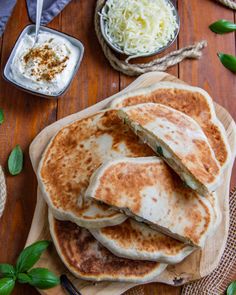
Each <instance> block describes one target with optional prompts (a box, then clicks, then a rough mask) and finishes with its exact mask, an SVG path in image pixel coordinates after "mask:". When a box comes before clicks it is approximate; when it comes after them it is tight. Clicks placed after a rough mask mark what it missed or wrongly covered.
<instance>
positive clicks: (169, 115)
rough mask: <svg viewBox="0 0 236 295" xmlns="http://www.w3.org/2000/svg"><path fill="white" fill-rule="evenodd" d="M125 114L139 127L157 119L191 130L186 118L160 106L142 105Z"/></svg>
mask: <svg viewBox="0 0 236 295" xmlns="http://www.w3.org/2000/svg"><path fill="white" fill-rule="evenodd" d="M153 106H155V107H153ZM127 113H128V115H129V117H130V118H131V119H132V120H134V121H135V122H138V123H139V124H141V125H146V124H148V123H150V122H153V121H154V120H155V118H156V117H158V118H163V119H164V120H167V121H169V122H170V123H173V124H175V125H177V126H179V127H180V128H188V129H192V127H191V125H190V124H189V120H188V118H187V117H186V116H181V117H180V113H177V112H175V113H173V111H172V109H169V108H165V107H162V105H152V107H149V106H147V105H142V106H140V107H138V106H137V107H136V108H135V109H130V110H128V111H127Z"/></svg>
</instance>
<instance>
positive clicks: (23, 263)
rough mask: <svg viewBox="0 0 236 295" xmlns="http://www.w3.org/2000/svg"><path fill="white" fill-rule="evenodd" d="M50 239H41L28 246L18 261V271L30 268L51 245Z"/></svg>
mask: <svg viewBox="0 0 236 295" xmlns="http://www.w3.org/2000/svg"><path fill="white" fill-rule="evenodd" d="M49 244H50V241H39V242H36V243H34V244H32V245H30V246H28V247H26V248H25V249H24V250H23V251H22V252H21V254H20V256H19V257H18V259H17V262H16V271H17V273H20V272H25V271H27V270H29V269H30V268H31V267H32V266H33V265H34V264H35V263H36V262H37V261H38V260H39V258H40V256H41V254H42V253H43V251H44V250H46V249H47V247H48V246H49Z"/></svg>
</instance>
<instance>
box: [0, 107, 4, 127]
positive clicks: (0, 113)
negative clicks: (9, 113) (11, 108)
mask: <svg viewBox="0 0 236 295" xmlns="http://www.w3.org/2000/svg"><path fill="white" fill-rule="evenodd" d="M3 122H4V113H3V110H2V109H0V125H1V124H2V123H3Z"/></svg>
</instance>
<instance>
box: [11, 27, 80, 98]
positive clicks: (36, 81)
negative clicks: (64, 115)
mask: <svg viewBox="0 0 236 295" xmlns="http://www.w3.org/2000/svg"><path fill="white" fill-rule="evenodd" d="M33 44H34V35H28V34H26V35H25V36H23V38H22V40H21V41H20V43H19V45H18V48H17V50H16V53H15V56H14V58H13V62H12V65H11V75H12V79H13V80H14V81H15V82H17V83H18V84H20V85H22V86H23V87H24V88H27V89H29V90H33V91H37V92H40V93H43V94H48V95H57V94H58V93H59V92H61V91H62V90H63V89H64V88H65V87H66V86H67V85H68V83H69V82H70V79H71V77H72V75H73V72H74V68H75V66H76V63H77V61H78V58H79V50H78V48H77V47H75V46H74V45H72V44H71V42H70V41H68V40H67V39H66V38H63V37H61V36H58V35H56V34H53V33H48V32H42V33H40V34H39V38H38V42H37V44H36V45H35V46H34V47H33Z"/></svg>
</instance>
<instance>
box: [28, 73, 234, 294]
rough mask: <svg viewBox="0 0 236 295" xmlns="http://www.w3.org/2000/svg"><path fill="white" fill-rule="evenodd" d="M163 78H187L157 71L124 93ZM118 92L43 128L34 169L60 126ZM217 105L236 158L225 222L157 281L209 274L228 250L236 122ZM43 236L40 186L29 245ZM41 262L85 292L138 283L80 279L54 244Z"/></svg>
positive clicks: (224, 199)
mask: <svg viewBox="0 0 236 295" xmlns="http://www.w3.org/2000/svg"><path fill="white" fill-rule="evenodd" d="M159 81H173V82H178V83H184V82H183V81H180V80H179V79H177V78H176V77H174V76H171V75H169V74H166V73H163V72H153V73H147V74H144V75H142V76H140V77H139V78H137V79H136V80H135V81H134V82H133V83H131V84H130V85H129V86H128V87H127V88H125V89H124V90H123V91H121V92H120V93H125V92H126V91H130V90H134V89H137V88H140V87H145V86H149V85H151V84H153V83H156V82H159ZM120 93H119V94H120ZM116 95H117V94H116ZM116 95H114V96H112V97H109V98H107V99H105V100H103V101H101V102H99V103H97V104H95V105H93V106H91V107H89V108H87V109H85V110H83V111H81V112H78V113H76V114H73V115H70V116H68V117H66V118H63V119H61V120H59V121H57V122H55V123H53V124H52V125H50V126H48V127H46V128H45V129H44V130H43V131H41V132H40V133H39V134H38V136H37V137H36V138H35V139H34V141H33V142H32V144H31V146H30V158H31V161H32V165H33V168H34V171H35V172H36V171H37V167H38V163H39V160H40V158H41V155H42V153H43V151H44V149H45V147H46V146H47V144H48V142H49V140H50V139H51V137H52V136H54V135H55V133H57V131H58V130H59V129H60V128H62V127H63V126H65V125H67V124H69V123H71V122H72V121H74V120H78V119H81V118H83V117H86V116H88V115H92V114H94V113H95V112H97V111H99V110H101V109H104V108H106V107H107V105H108V104H109V103H110V102H111V100H112V99H113V98H114V97H115V96H116ZM215 108H216V114H217V117H218V118H219V120H220V121H221V122H222V123H223V125H224V127H225V130H226V133H227V137H228V140H229V144H230V147H231V150H232V154H233V158H232V161H231V163H230V165H229V167H228V168H227V170H226V171H225V173H224V175H223V176H222V177H223V178H224V179H223V181H222V186H221V187H220V188H219V189H218V190H217V192H216V193H217V196H218V198H219V202H220V207H221V211H222V221H221V224H220V226H219V229H218V230H217V232H216V234H215V235H214V237H212V238H211V239H209V240H208V241H207V243H206V245H205V247H204V249H203V250H202V251H201V250H197V251H195V252H194V253H193V254H191V255H190V256H189V257H187V258H186V259H185V260H184V261H183V262H181V263H179V264H177V265H172V266H168V267H167V269H166V270H165V271H164V272H163V273H162V274H161V275H160V276H158V277H157V278H156V279H155V280H153V281H154V282H163V283H166V284H170V285H175V286H178V285H182V284H185V283H186V282H189V281H192V280H196V279H199V278H202V277H204V276H206V275H208V274H209V273H210V272H212V271H213V270H214V268H216V267H217V265H218V263H219V261H220V258H221V256H222V253H223V251H224V248H225V244H226V240H227V234H228V226H229V204H228V196H229V183H230V177H231V172H232V167H233V161H234V158H235V154H236V125H235V123H234V121H233V119H232V117H231V116H230V114H229V113H228V112H227V111H226V110H225V109H224V108H223V107H221V106H219V105H218V104H215ZM42 239H50V233H49V229H48V221H47V205H46V203H45V202H44V200H43V197H42V194H41V192H40V190H39V189H38V195H37V205H36V209H35V213H34V217H33V221H32V225H31V229H30V232H29V236H28V239H27V243H26V245H28V244H31V243H33V242H35V241H37V240H42ZM37 266H41V267H47V268H49V269H50V270H52V271H54V272H55V273H57V274H58V275H60V274H67V275H68V276H69V278H70V279H71V281H72V282H73V283H74V284H75V286H76V287H77V288H78V289H79V290H80V291H81V292H82V294H83V295H108V294H109V295H119V294H122V293H123V292H125V291H126V290H128V289H130V288H132V287H133V286H135V285H137V284H134V283H112V282H101V283H96V284H94V283H92V282H88V281H84V280H81V279H77V278H75V277H73V276H72V275H71V274H70V273H69V272H68V270H67V269H66V267H65V266H64V265H63V263H62V262H61V260H60V258H59V256H58V255H57V253H56V250H55V248H54V246H53V245H52V246H51V247H50V249H49V250H48V251H46V252H45V253H44V254H43V256H42V258H41V259H40V261H39V262H38V263H37ZM40 292H41V294H47V295H62V294H66V293H65V292H64V291H63V290H62V288H61V287H60V286H58V287H55V288H53V289H49V290H43V291H41V290H40Z"/></svg>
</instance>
